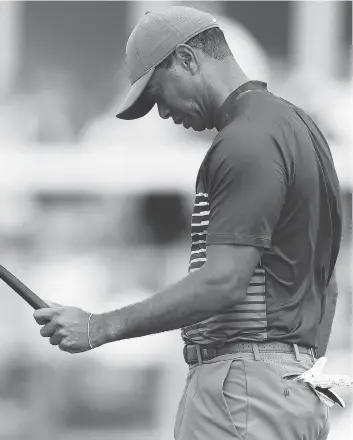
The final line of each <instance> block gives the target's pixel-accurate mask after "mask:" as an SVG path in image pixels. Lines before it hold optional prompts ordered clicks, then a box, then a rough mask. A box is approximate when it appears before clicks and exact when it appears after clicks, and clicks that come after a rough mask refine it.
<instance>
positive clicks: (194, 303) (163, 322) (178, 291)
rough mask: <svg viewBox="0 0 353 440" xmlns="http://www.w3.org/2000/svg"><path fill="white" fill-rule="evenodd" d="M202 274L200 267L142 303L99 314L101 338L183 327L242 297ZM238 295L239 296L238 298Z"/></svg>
mask: <svg viewBox="0 0 353 440" xmlns="http://www.w3.org/2000/svg"><path fill="white" fill-rule="evenodd" d="M232 290H233V292H234V293H233V294H232V297H231V295H230V293H229V292H230V286H229V285H225V284H219V283H217V281H216V280H214V281H212V280H210V277H206V276H205V271H204V270H203V268H201V269H199V270H198V271H196V272H194V273H192V274H189V275H188V276H187V277H185V278H184V279H182V280H181V281H179V282H178V283H176V284H175V285H173V286H171V287H168V288H167V289H165V290H163V291H162V292H160V293H157V294H155V295H154V296H152V297H151V298H148V299H147V300H144V301H142V302H139V303H136V304H133V305H129V306H127V307H124V308H122V309H118V310H115V311H112V312H108V313H104V314H102V315H100V319H101V323H100V327H101V330H100V331H101V333H102V332H103V333H104V335H102V341H101V343H107V342H113V341H118V340H122V339H130V338H135V337H140V336H145V335H149V334H154V333H160V332H164V331H168V330H174V329H178V328H182V327H185V326H187V325H191V324H194V323H197V322H200V321H202V320H204V319H207V318H209V317H211V316H213V315H215V314H217V313H219V312H220V311H221V310H222V309H224V308H226V307H229V306H230V305H231V304H232V305H233V304H236V303H239V302H241V301H242V300H243V296H244V294H245V292H240V291H239V290H240V289H236V288H235V289H232ZM237 298H238V299H237Z"/></svg>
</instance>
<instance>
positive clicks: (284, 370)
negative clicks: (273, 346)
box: [174, 353, 329, 440]
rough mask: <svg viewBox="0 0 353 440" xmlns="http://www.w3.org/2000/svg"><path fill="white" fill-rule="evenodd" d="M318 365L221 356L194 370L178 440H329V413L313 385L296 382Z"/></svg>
mask: <svg viewBox="0 0 353 440" xmlns="http://www.w3.org/2000/svg"><path fill="white" fill-rule="evenodd" d="M313 364H314V361H313V359H312V358H311V357H310V356H309V355H303V354H301V355H300V361H297V360H295V357H294V356H293V355H292V354H290V353H287V354H283V353H282V354H281V353H269V354H266V355H265V356H264V357H263V359H261V360H255V359H254V355H253V354H252V353H237V354H229V355H222V356H218V357H217V358H214V359H212V360H211V361H207V362H205V363H203V364H201V365H196V366H193V367H191V368H190V370H189V373H188V377H187V382H186V386H185V390H184V393H183V396H182V398H181V401H180V404H179V408H178V412H177V416H176V423H175V429H174V438H175V440H234V439H238V440H325V439H327V437H328V432H329V411H328V407H327V406H326V405H325V404H324V403H322V402H321V401H320V400H319V398H318V397H317V395H316V394H315V391H314V390H313V389H312V388H310V386H309V385H307V384H303V383H299V382H293V381H291V380H290V378H291V376H295V375H299V374H301V373H303V372H304V371H306V370H308V369H309V368H311V367H312V365H313Z"/></svg>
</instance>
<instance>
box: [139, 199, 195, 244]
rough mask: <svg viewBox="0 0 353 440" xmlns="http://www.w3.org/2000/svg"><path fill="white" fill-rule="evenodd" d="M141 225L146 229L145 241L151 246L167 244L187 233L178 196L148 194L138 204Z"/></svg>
mask: <svg viewBox="0 0 353 440" xmlns="http://www.w3.org/2000/svg"><path fill="white" fill-rule="evenodd" d="M140 214H141V223H143V225H144V226H146V227H147V240H149V241H150V242H152V243H153V244H157V245H158V244H167V243H171V242H173V241H175V240H178V239H179V238H181V237H185V234H187V233H188V232H189V226H190V220H189V219H188V220H187V219H186V213H185V209H184V206H183V200H182V196H181V195H180V194H173V193H171V194H148V195H146V196H144V197H143V198H142V201H141V204H140Z"/></svg>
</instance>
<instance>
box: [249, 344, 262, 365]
mask: <svg viewBox="0 0 353 440" xmlns="http://www.w3.org/2000/svg"><path fill="white" fill-rule="evenodd" d="M251 345H252V350H253V352H254V358H255V361H261V355H260V350H259V346H258V345H257V343H256V342H252V343H251Z"/></svg>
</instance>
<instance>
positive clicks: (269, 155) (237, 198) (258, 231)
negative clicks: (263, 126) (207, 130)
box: [205, 130, 287, 248]
mask: <svg viewBox="0 0 353 440" xmlns="http://www.w3.org/2000/svg"><path fill="white" fill-rule="evenodd" d="M205 165H206V174H207V181H208V198H209V205H210V216H209V225H208V230H207V245H212V244H222V243H223V244H239V245H249V246H255V247H262V248H269V247H271V237H272V234H273V231H274V228H275V226H276V223H277V222H278V219H279V217H280V213H281V210H282V206H283V204H284V200H285V196H286V187H287V185H286V171H285V165H284V161H283V159H282V156H281V152H280V150H279V147H278V145H277V144H276V142H275V140H274V138H273V137H272V136H270V134H265V135H264V134H260V133H255V132H250V131H249V130H246V132H242V133H236V134H234V133H233V132H232V131H230V133H228V135H227V136H223V137H220V138H219V139H217V138H216V139H215V142H214V144H213V146H212V147H211V149H210V151H209V154H208V157H207V163H206V164H205Z"/></svg>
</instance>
